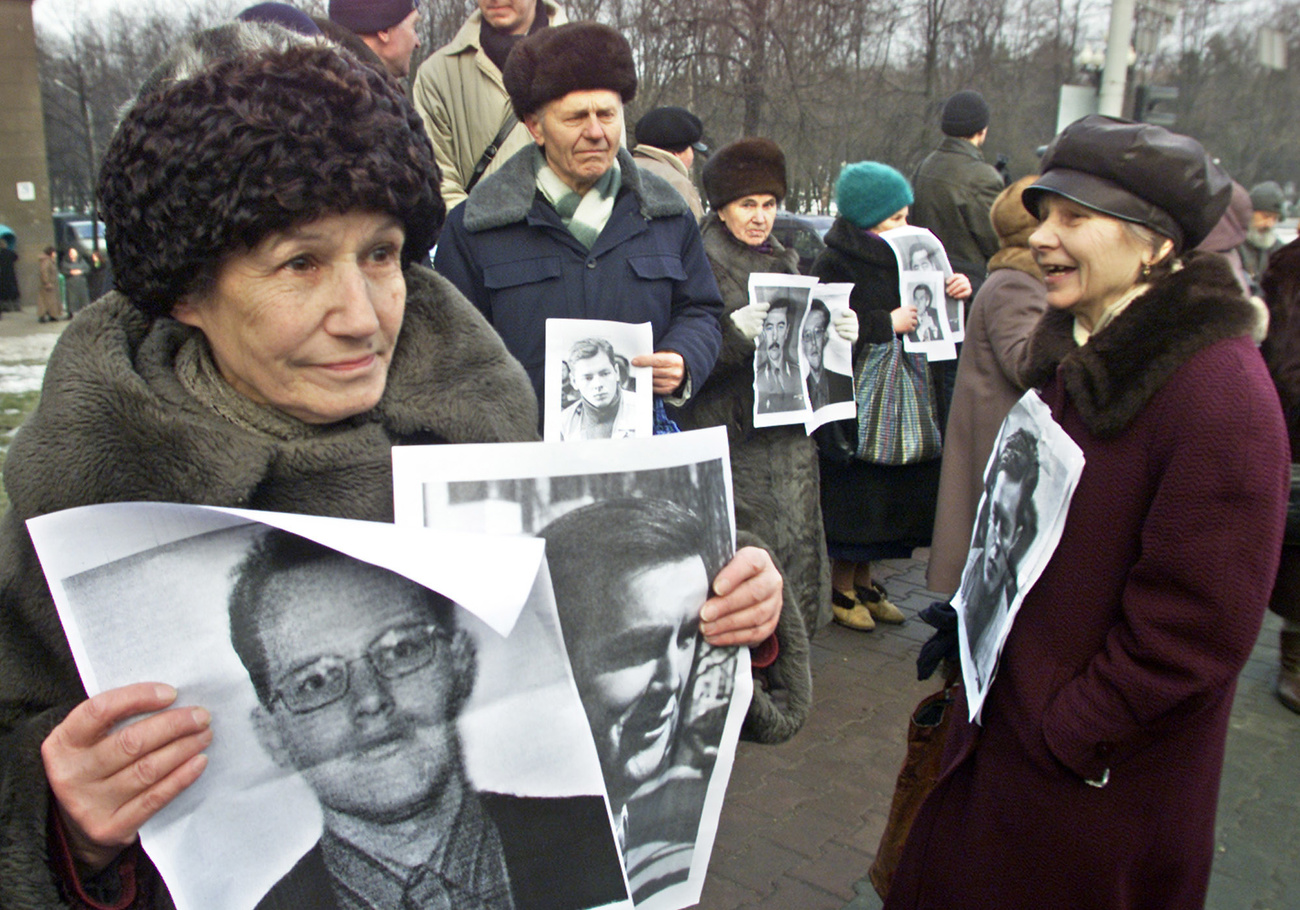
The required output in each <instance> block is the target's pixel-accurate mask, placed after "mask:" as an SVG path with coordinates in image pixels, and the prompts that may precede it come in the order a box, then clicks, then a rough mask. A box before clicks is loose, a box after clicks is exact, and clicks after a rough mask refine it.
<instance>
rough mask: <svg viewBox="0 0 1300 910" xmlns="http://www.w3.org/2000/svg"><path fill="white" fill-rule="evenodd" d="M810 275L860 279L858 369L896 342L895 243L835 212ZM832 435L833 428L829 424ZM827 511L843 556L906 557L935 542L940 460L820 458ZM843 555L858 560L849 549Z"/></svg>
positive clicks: (830, 537) (850, 427) (849, 430)
mask: <svg viewBox="0 0 1300 910" xmlns="http://www.w3.org/2000/svg"><path fill="white" fill-rule="evenodd" d="M811 274H813V275H815V276H816V277H818V278H820V279H821V280H822V281H824V282H827V283H831V282H853V291H852V293H851V294H850V295H849V306H851V307H852V308H853V312H854V313H856V314H857V316H858V343H857V345H855V349H854V357H853V360H854V364H855V367H856V366H857V365H858V364H860V363H861V360H862V358H863V357H864V356H865V355H866V351H867V346H868V345H871V344H880V343H882V342H887V341H890V340H892V339H893V338H894V337H895V336H894V328H893V321H892V318H891V317H890V315H889V314H890V313H891V312H893V311H894V310H896V309H898V307H899V306H900V305H901V304H900V303H899V297H898V260H897V259H896V258H895V256H894V250H893V248H892V247H891V246H890V245H889V244H888V243H886V242H885V241H883V240H881V239H880V237H879V236H878V235H876V234H873V233H871V232H869V231H864V230H863V229H862V228H859V227H857V226H855V225H854V224H853V223H852V222H850V221H848V220H846V219H844V218H836V219H835V223H834V224H832V225H831V229H830V230H829V231H827V232H826V249H825V250H824V251H822V253H821V254H820V255H819V256H818V257H817V261H816V262H814V263H813V266H812V269H811ZM828 427H833V428H834V429H838V430H839V431H841V432H842V433H843V434H844V436H845V437H846V438H848V439H851V440H852V441H853V443H854V444H856V442H857V426H856V424H855V423H852V422H849V421H841V422H840V424H836V425H828ZM824 430H825V432H827V433H829V432H831V431H832V430H826V428H824ZM821 475H822V478H821V479H822V483H821V495H822V514H823V516H824V517H825V522H826V539H827V541H829V542H830V543H831V545H832V551H831V555H832V556H835V555H836V545H845V546H849V547H859V548H866V549H867V551H870V552H871V553H872V554H873V555H870V556H867V557H866V558H884V557H886V556H906V555H908V554H909V553H910V552H911V549H912V548H913V547H920V546H925V545H926V544H928V543H929V542H930V532H931V529H932V528H933V525H934V507H935V502H936V500H937V495H938V489H939V459H937V458H936V459H933V460H931V461H924V462H921V463H919V464H910V465H901V466H892V465H876V464H869V463H867V462H865V461H858V460H856V459H854V460H840V459H836V458H830V457H825V456H823V457H822V459H821ZM840 552H841V553H843V557H842V558H846V559H855V561H857V560H858V559H859V558H860V557H861V556H863V555H864V554H863V553H859V555H858V557H853V556H851V555H849V554H848V553H847V552H845V551H842V550H841V551H840Z"/></svg>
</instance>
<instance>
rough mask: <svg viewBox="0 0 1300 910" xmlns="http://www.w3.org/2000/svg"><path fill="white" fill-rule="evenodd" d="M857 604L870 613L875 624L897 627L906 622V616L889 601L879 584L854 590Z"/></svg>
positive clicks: (874, 583) (875, 583) (873, 583)
mask: <svg viewBox="0 0 1300 910" xmlns="http://www.w3.org/2000/svg"><path fill="white" fill-rule="evenodd" d="M854 593H855V594H856V595H857V600H858V602H859V603H861V604H863V605H864V606H865V607H866V608H867V610H869V611H870V613H871V615H872V617H873V618H874V619H875V620H876V621H877V622H884V623H889V624H890V625H899V624H901V623H904V622H907V616H906V615H905V614H904V613H903V611H902V610H900V609H898V607H897V606H895V605H894V604H893V602H891V601H890V599H889V597H888V595H886V593H885V589H884V587H883V586H882V585H881V584H880V583H879V582H874V581H873V582H872V583H871V587H869V588H867V587H862V586H861V585H859V586H858V587H857V588H855V589H854Z"/></svg>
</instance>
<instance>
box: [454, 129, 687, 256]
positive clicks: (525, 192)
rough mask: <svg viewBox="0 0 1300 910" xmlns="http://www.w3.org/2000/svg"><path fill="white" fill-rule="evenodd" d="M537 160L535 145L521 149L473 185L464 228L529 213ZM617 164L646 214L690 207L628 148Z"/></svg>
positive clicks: (488, 226) (496, 224)
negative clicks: (643, 168) (639, 163)
mask: <svg viewBox="0 0 1300 910" xmlns="http://www.w3.org/2000/svg"><path fill="white" fill-rule="evenodd" d="M538 161H539V154H538V151H537V147H536V146H529V147H528V148H525V149H520V150H519V151H518V152H516V153H515V154H514V155H513V156H512V157H511V158H510V160H509V161H507V162H506V163H505V164H503V165H501V169H500V170H498V171H497V172H496V173H495V174H491V175H490V176H488V177H485V178H484V179H483V180H482V182H481V183H479V185H478V186H476V187H474V191H473V192H472V193H470V194H469V199H467V200H466V201H465V230H467V231H469V232H470V233H471V234H475V233H478V232H479V231H490V230H492V229H493V228H500V227H505V226H506V225H507V224H514V223H515V222H517V221H523V220H524V219H525V218H526V217H528V212H529V211H530V210H531V209H532V207H533V200H534V197H535V196H536V195H537V166H538V164H537V163H538ZM618 166H619V168H620V170H621V171H622V173H621V179H622V181H623V190H627V191H630V192H631V193H633V194H634V195H635V196H636V198H637V205H638V208H640V210H641V214H642V215H644V216H645V217H646V218H669V217H672V216H674V215H682V214H685V213H687V212H689V211H690V209H689V208H688V207H687V206H686V200H684V199H682V197H681V194H679V193H678V192H677V191H676V190H675V189H673V188H672V187H671V186H669V185H668V181H666V180H664V179H663V178H662V177H657V176H655V175H654V174H649V173H646V172H645V171H643V170H641V168H639V167H638V166H637V163H636V161H635V160H634V159H633V158H632V155H631V153H629V152H628V150H627V149H624V148H620V149H619V150H618ZM620 195H622V191H620Z"/></svg>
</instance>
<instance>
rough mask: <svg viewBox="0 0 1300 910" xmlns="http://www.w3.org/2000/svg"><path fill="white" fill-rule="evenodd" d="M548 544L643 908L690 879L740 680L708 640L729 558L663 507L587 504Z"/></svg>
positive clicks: (682, 513) (691, 521) (553, 531)
mask: <svg viewBox="0 0 1300 910" xmlns="http://www.w3.org/2000/svg"><path fill="white" fill-rule="evenodd" d="M539 536H540V537H542V538H544V539H545V540H546V553H547V561H548V563H549V565H550V568H551V579H552V583H553V585H554V590H555V601H556V608H557V610H558V611H559V614H560V626H561V629H562V630H563V633H564V640H565V645H566V647H567V649H568V652H569V659H570V662H571V664H572V666H573V676H574V679H575V681H576V682H577V685H578V694H579V696H580V697H581V699H582V704H583V708H584V709H585V710H586V713H587V719H588V722H589V723H590V725H591V731H592V735H593V736H594V737H595V740H596V751H597V753H598V755H599V756H600V763H601V769H602V772H603V774H604V778H605V786H606V789H607V791H608V793H609V800H610V807H611V809H612V811H613V813H614V818H615V819H616V825H617V828H618V836H619V838H620V840H621V842H622V845H623V850H624V856H625V859H626V863H627V873H628V880H629V882H630V883H631V886H632V892H633V897H634V899H636V900H637V901H638V902H639V901H640V900H642V899H643V898H644V897H646V896H648V895H651V894H654V893H656V892H658V891H660V890H662V889H663V888H665V887H668V886H669V885H672V884H675V883H677V882H682V881H685V880H686V878H687V875H688V873H689V871H690V863H691V857H692V854H693V852H694V847H695V841H696V838H697V835H698V829H699V822H700V813H701V810H702V807H703V805H704V798H705V792H706V789H707V786H708V781H709V776H710V774H711V772H712V768H713V764H714V761H715V757H716V751H715V750H716V742H717V738H718V737H719V736H720V734H721V729H722V723H723V719H724V715H725V710H726V704H727V699H726V696H727V695H729V692H730V688H729V686H728V685H727V683H726V681H727V680H728V679H729V678H730V673H731V672H732V670H731V666H732V660H733V657H732V656H731V655H730V654H729V652H728V651H725V650H717V649H709V648H708V646H707V645H705V644H703V643H702V642H701V641H700V639H699V612H700V607H701V606H702V605H703V603H704V601H705V600H706V599H707V598H708V596H709V584H710V582H709V580H710V579H711V578H712V577H713V575H714V573H715V571H716V570H717V568H718V567H719V564H720V562H721V560H719V559H717V558H715V557H714V556H712V555H711V552H712V549H713V548H711V546H710V543H709V538H708V535H707V532H706V530H705V526H704V524H703V523H702V522H701V520H700V519H699V518H698V517H697V516H696V515H695V514H694V513H692V512H690V511H688V510H686V509H683V508H681V507H680V506H677V505H675V504H673V503H671V502H667V501H665V500H661V499H648V498H645V499H611V500H605V501H602V502H597V503H595V504H592V505H588V506H583V507H580V508H578V509H575V510H573V511H571V512H569V513H567V514H566V515H564V516H562V517H560V518H558V519H556V520H555V521H552V522H551V523H550V524H549V525H547V526H546V527H545V528H544V529H543V530H542V531H541V532H540V534H539ZM706 652H707V653H710V654H711V655H712V663H711V664H709V663H708V662H707V661H706V659H705V658H704V656H703V655H704V654H705V653H706ZM705 677H707V678H705Z"/></svg>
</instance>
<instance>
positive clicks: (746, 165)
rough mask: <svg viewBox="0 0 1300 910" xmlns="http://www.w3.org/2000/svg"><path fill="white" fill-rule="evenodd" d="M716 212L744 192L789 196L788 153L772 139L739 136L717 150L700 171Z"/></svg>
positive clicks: (747, 193)
mask: <svg viewBox="0 0 1300 910" xmlns="http://www.w3.org/2000/svg"><path fill="white" fill-rule="evenodd" d="M700 177H701V178H702V180H703V182H704V195H705V197H706V198H707V199H708V200H709V208H711V209H713V210H714V211H715V212H716V211H717V210H718V209H720V208H722V207H723V206H724V205H726V204H727V203H728V202H731V201H732V200H734V199H739V198H740V197H741V196H757V195H761V194H770V195H772V196H775V197H776V198H777V201H780V200H782V199H784V198H785V153H783V152H782V151H781V147H780V146H779V145H777V144H776V143H775V142H773V141H772V140H771V139H762V138H759V137H748V138H745V139H737V140H736V141H735V142H732V143H729V144H727V145H724V146H723V147H722V148H720V149H718V150H717V151H716V152H714V154H713V157H712V158H710V159H709V160H708V162H707V163H706V164H705V165H704V171H703V173H702V174H701V175H700Z"/></svg>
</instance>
